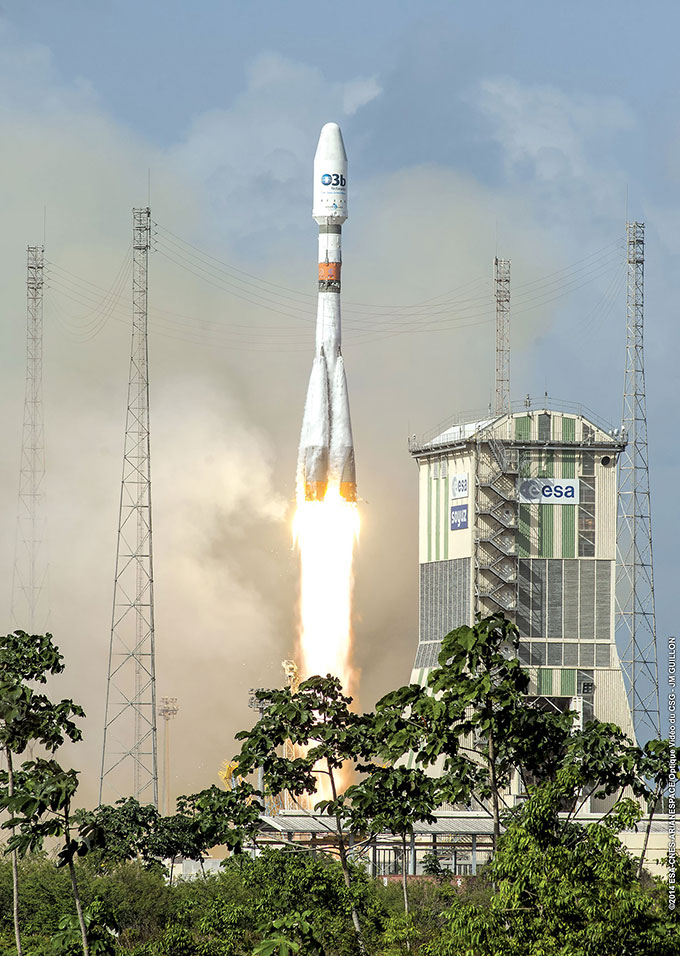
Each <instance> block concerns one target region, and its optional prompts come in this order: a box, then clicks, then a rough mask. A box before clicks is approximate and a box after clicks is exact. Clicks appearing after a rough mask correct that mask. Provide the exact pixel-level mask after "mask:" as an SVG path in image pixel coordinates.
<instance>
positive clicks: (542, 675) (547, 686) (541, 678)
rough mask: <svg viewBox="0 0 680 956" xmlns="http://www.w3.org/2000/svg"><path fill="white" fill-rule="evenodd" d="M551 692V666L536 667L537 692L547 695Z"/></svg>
mask: <svg viewBox="0 0 680 956" xmlns="http://www.w3.org/2000/svg"><path fill="white" fill-rule="evenodd" d="M552 692H553V672H552V668H551V667H548V668H546V667H539V669H538V693H539V694H545V695H547V696H549V695H550V694H552Z"/></svg>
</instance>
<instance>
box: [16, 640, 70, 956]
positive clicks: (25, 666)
mask: <svg viewBox="0 0 680 956" xmlns="http://www.w3.org/2000/svg"><path fill="white" fill-rule="evenodd" d="M63 670H64V665H63V658H62V655H61V654H60V653H59V649H58V648H57V647H56V645H55V644H54V643H53V641H52V635H51V634H44V635H40V634H32V635H29V634H27V633H26V632H25V631H20V630H18V631H14V632H13V633H12V634H6V635H3V636H2V637H0V747H2V750H3V751H4V754H5V760H6V762H7V772H6V774H7V775H6V780H5V779H4V778H3V783H4V788H5V789H4V792H0V806H5V805H6V804H5V801H6V800H8V799H11V798H12V797H13V796H14V787H15V781H14V757H15V756H17V755H20V754H22V753H23V752H24V751H25V750H26V748H27V747H28V745H29V744H30V743H39V744H42V746H44V747H45V748H46V749H47V750H48V751H50V752H51V753H54V752H55V750H56V749H57V748H58V747H60V746H61V745H62V744H63V742H64V740H65V739H66V738H68V739H69V740H72V741H76V740H80V739H81V737H82V734H81V731H80V729H79V728H78V726H77V725H76V724H75V723H74V721H73V719H72V718H73V717H84V716H85V714H84V711H83V709H82V708H81V707H79V706H78V705H76V704H74V703H73V701H71V700H62V701H60V702H59V703H58V704H53V703H52V702H51V701H50V699H49V698H48V697H47V696H46V695H45V694H40V693H37V692H36V691H35V690H34V689H33V688H32V687H31V686H30V684H31V683H38V684H45V683H46V682H47V677H48V676H49V675H54V674H60V673H61V672H62V671H63ZM12 894H13V918H14V936H15V941H16V947H17V954H18V956H21V936H20V932H19V878H18V865H17V853H16V850H12Z"/></svg>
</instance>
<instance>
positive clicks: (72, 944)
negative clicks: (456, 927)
mask: <svg viewBox="0 0 680 956" xmlns="http://www.w3.org/2000/svg"><path fill="white" fill-rule="evenodd" d="M83 919H84V921H85V926H86V928H87V939H88V943H89V947H90V953H91V954H92V956H115V953H116V937H117V935H118V934H117V926H116V924H115V921H114V919H113V918H112V916H111V914H110V913H109V912H108V911H107V907H106V906H105V904H104V903H103V901H102V900H93V901H92V903H91V904H90V905H89V906H87V907H85V909H84V910H83ZM51 944H52V950H53V952H54V953H55V956H77V954H78V953H80V951H81V939H80V924H79V922H78V917H77V916H76V915H75V914H71V915H66V916H62V918H61V919H60V920H59V929H58V931H57V932H56V933H54V935H53V936H52V940H51Z"/></svg>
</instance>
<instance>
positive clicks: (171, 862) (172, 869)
mask: <svg viewBox="0 0 680 956" xmlns="http://www.w3.org/2000/svg"><path fill="white" fill-rule="evenodd" d="M174 869H175V857H174V856H173V857H172V859H171V860H170V883H169V884H168V885H169V886H172V874H173V872H174Z"/></svg>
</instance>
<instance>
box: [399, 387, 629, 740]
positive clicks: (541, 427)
mask: <svg viewBox="0 0 680 956" xmlns="http://www.w3.org/2000/svg"><path fill="white" fill-rule="evenodd" d="M546 404H547V402H546ZM567 408H568V407H567V406H564V407H560V408H548V407H542V408H531V407H523V408H522V410H520V411H516V412H512V413H509V414H504V415H501V416H497V417H488V418H485V419H481V420H476V421H467V422H465V421H461V422H460V423H458V424H454V425H452V426H450V427H448V428H446V429H445V430H443V431H441V432H439V433H435V434H433V435H431V436H429V437H424V438H422V439H420V440H417V439H415V438H413V439H411V441H410V442H409V449H410V452H411V454H412V456H413V457H414V459H415V461H416V463H417V465H418V470H419V508H420V511H419V565H420V621H419V637H418V647H417V651H416V656H415V661H414V665H413V671H412V675H411V681H412V682H414V683H421V684H423V683H425V681H426V679H427V675H428V673H429V671H430V670H431V668H432V667H434V666H436V664H437V657H438V654H439V651H440V648H441V640H442V638H443V636H444V635H445V634H447V633H448V632H449V631H450V630H452V629H453V628H455V627H458V626H459V625H461V624H469V625H471V624H473V623H474V620H475V616H476V614H477V613H480V614H481V615H482V616H486V615H488V614H492V613H494V612H499V611H501V612H503V613H504V614H505V615H506V616H507V617H510V618H511V619H512V620H514V621H515V623H516V624H517V627H518V629H519V633H520V646H519V655H520V659H521V660H522V661H523V663H524V664H525V665H526V667H527V668H528V671H529V675H530V681H531V683H530V689H529V693H530V695H531V696H533V697H535V698H541V699H542V700H541V703H542V706H546V707H554V708H558V709H560V710H575V711H577V713H579V715H580V718H581V720H587V719H588V718H590V717H592V716H595V717H597V718H599V719H600V720H604V721H613V722H614V723H616V724H618V725H619V726H620V727H621V728H622V729H623V730H624V731H625V732H626V734H628V736H629V737H631V739H635V738H634V731H633V723H632V719H631V713H630V708H629V704H628V698H627V695H626V691H625V687H624V682H623V676H622V672H621V667H620V663H619V657H618V654H617V649H616V644H615V577H616V576H615V567H616V524H617V522H616V517H617V467H616V465H617V460H618V456H619V455H620V454H621V452H622V451H623V449H624V447H625V441H624V439H623V438H622V437H621V436H620V435H618V434H617V433H612V432H610V431H608V430H607V428H606V426H604V425H602V424H598V423H597V422H596V421H594V420H593V416H592V415H590V413H589V414H588V415H586V414H583V413H582V411H581V410H580V409H575V410H567Z"/></svg>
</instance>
